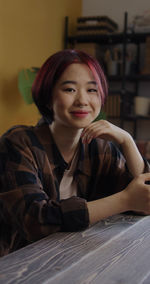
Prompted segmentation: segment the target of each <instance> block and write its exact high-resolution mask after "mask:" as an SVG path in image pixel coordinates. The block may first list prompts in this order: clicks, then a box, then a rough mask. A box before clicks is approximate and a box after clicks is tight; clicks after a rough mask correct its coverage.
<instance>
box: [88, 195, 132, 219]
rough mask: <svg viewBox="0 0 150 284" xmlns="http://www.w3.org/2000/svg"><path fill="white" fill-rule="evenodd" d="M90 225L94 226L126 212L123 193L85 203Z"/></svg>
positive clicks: (126, 206)
mask: <svg viewBox="0 0 150 284" xmlns="http://www.w3.org/2000/svg"><path fill="white" fill-rule="evenodd" d="M87 207H88V211H89V220H90V224H94V223H96V222H98V221H100V220H102V219H105V218H107V217H109V216H112V215H115V214H119V213H122V212H125V211H128V210H129V208H128V202H127V198H126V194H125V191H121V192H119V193H116V194H113V195H111V196H108V197H105V198H102V199H98V200H94V201H90V202H88V203H87Z"/></svg>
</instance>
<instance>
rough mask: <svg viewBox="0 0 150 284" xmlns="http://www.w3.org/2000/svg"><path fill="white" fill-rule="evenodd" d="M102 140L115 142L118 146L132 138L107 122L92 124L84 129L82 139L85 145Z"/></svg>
mask: <svg viewBox="0 0 150 284" xmlns="http://www.w3.org/2000/svg"><path fill="white" fill-rule="evenodd" d="M98 137H99V138H102V139H104V140H107V141H114V142H116V143H118V144H121V145H122V144H124V143H125V142H127V140H128V139H131V136H130V134H129V133H128V132H126V131H125V130H123V129H121V128H120V127H118V126H116V125H114V124H112V123H110V122H109V121H107V120H99V121H96V122H93V123H91V124H90V125H88V126H87V127H85V128H84V130H83V132H82V134H81V138H82V142H83V143H88V144H89V143H90V142H91V140H92V139H94V138H98Z"/></svg>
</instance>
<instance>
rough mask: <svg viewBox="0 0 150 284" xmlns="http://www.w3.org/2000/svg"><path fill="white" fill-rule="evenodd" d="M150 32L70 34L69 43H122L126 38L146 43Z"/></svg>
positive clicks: (129, 40) (128, 41) (134, 41)
mask: <svg viewBox="0 0 150 284" xmlns="http://www.w3.org/2000/svg"><path fill="white" fill-rule="evenodd" d="M148 36H150V33H127V34H126V35H125V34H124V33H112V34H82V35H76V36H68V38H67V41H68V42H69V43H74V42H80V43H89V42H95V43H99V44H100V43H101V44H120V43H123V42H124V39H126V43H135V44H138V43H144V42H145V41H146V38H147V37H148Z"/></svg>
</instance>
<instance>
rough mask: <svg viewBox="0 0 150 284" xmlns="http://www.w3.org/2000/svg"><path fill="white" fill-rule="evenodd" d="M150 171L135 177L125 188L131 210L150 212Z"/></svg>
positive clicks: (147, 213) (146, 213)
mask: <svg viewBox="0 0 150 284" xmlns="http://www.w3.org/2000/svg"><path fill="white" fill-rule="evenodd" d="M149 181H150V173H146V174H141V175H139V176H138V177H136V178H134V179H133V180H132V181H131V182H130V183H129V185H128V186H127V187H126V189H125V190H124V193H125V194H126V197H127V204H128V208H129V210H132V211H136V212H140V213H143V214H145V215H149V214H150V184H148V182H149Z"/></svg>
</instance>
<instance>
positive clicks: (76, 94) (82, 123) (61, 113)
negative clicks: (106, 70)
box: [52, 63, 101, 129]
mask: <svg viewBox="0 0 150 284" xmlns="http://www.w3.org/2000/svg"><path fill="white" fill-rule="evenodd" d="M52 109H53V113H54V121H53V123H54V124H55V125H56V124H57V125H60V126H62V125H63V126H66V127H71V128H76V129H80V128H84V127H86V126H88V125H89V124H90V123H91V122H92V121H93V120H94V119H95V118H96V117H97V115H98V114H99V112H100V109H101V99H100V94H99V90H98V85H97V82H96V81H95V79H94V76H93V74H92V71H91V70H90V69H89V67H88V66H87V65H85V64H80V63H73V64H71V65H69V66H68V67H67V68H66V70H65V71H64V72H63V74H62V75H61V77H60V78H59V80H58V81H57V83H56V85H55V87H54V89H53V92H52Z"/></svg>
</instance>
